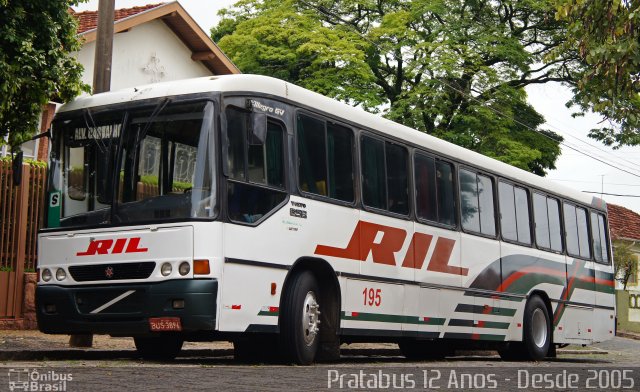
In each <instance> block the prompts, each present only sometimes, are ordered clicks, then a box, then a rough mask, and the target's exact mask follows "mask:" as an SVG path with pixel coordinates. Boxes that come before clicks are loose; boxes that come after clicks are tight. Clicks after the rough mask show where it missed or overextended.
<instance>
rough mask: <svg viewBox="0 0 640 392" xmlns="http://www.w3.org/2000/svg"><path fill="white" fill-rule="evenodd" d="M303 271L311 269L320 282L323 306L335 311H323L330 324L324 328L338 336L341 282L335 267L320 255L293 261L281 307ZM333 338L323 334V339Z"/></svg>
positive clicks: (322, 315)
mask: <svg viewBox="0 0 640 392" xmlns="http://www.w3.org/2000/svg"><path fill="white" fill-rule="evenodd" d="M303 271H310V272H311V273H312V274H313V275H314V277H315V278H316V280H317V282H318V286H319V287H320V300H321V301H322V302H321V306H323V304H324V306H323V307H325V309H326V307H327V306H330V307H331V308H333V310H334V311H333V312H326V311H325V312H321V313H320V315H321V321H322V322H323V323H325V325H328V327H329V328H323V329H321V330H322V331H325V332H326V333H330V332H333V334H334V335H336V336H337V333H338V331H339V330H340V310H341V309H342V308H341V306H342V293H341V290H340V283H339V282H338V276H337V275H336V272H335V270H334V269H333V267H332V266H331V265H330V264H329V263H328V262H327V261H326V260H324V259H322V258H318V257H301V258H299V259H298V260H296V261H295V263H293V266H292V267H291V269H290V270H289V272H288V273H287V276H286V277H285V280H284V284H283V286H282V295H281V296H280V307H281V308H282V305H283V302H284V296H285V295H286V293H287V292H288V290H289V286H290V285H291V282H292V280H293V279H291V278H292V277H293V276H295V275H296V274H299V273H301V272H303ZM327 338H329V339H331V338H333V337H330V336H321V339H327Z"/></svg>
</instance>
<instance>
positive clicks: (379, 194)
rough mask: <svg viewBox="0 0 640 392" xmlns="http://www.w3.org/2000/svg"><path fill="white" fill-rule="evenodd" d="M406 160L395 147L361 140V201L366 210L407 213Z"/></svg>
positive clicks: (405, 151)
mask: <svg viewBox="0 0 640 392" xmlns="http://www.w3.org/2000/svg"><path fill="white" fill-rule="evenodd" d="M408 156H409V154H408V152H407V150H406V149H405V148H404V147H402V146H400V145H398V144H393V143H390V142H384V141H382V140H378V139H374V138H371V137H367V136H363V137H362V143H361V151H360V159H361V162H362V199H363V201H364V204H365V205H366V206H369V207H373V208H379V209H381V210H387V211H390V212H394V213H397V214H402V215H407V214H408V213H409V177H408V175H407V173H408V172H409V168H408V163H409V161H408Z"/></svg>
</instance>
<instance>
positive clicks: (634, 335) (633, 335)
mask: <svg viewBox="0 0 640 392" xmlns="http://www.w3.org/2000/svg"><path fill="white" fill-rule="evenodd" d="M616 336H618V337H621V338H627V339H633V340H640V334H637V333H634V332H624V331H620V330H618V332H616Z"/></svg>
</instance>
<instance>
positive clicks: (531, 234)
mask: <svg viewBox="0 0 640 392" xmlns="http://www.w3.org/2000/svg"><path fill="white" fill-rule="evenodd" d="M501 182H503V183H505V184H508V185H511V186H512V187H513V188H514V190H515V188H520V189H524V191H525V192H527V211H528V212H529V238H530V239H531V242H530V243H529V244H527V243H525V242H520V241H517V240H511V239H507V238H504V236H503V235H502V210H501V209H500V208H501V207H502V206H501V205H500V194H499V192H500V183H501ZM496 192H497V193H498V217H499V219H500V241H503V242H506V243H509V244H513V245H519V246H524V247H525V248H533V247H534V246H535V242H536V240H535V222H534V221H533V219H534V218H533V192H532V191H531V189H529V187H527V186H524V185H522V184H520V183H518V182H515V181H511V180H508V179H505V178H503V177H499V178H498V186H497V187H496ZM514 202H515V201H514ZM514 207H515V205H514ZM515 212H516V222H517V220H518V217H517V216H518V213H517V210H516V211H515ZM516 224H517V223H516Z"/></svg>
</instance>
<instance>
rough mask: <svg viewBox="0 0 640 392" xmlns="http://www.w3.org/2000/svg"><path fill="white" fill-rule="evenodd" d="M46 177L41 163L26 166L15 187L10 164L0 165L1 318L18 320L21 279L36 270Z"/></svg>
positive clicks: (21, 288) (45, 170) (20, 303)
mask: <svg viewBox="0 0 640 392" xmlns="http://www.w3.org/2000/svg"><path fill="white" fill-rule="evenodd" d="M46 173H47V169H46V167H45V166H44V165H43V164H42V163H35V162H34V163H30V164H25V165H23V167H22V184H21V185H20V186H14V185H13V172H12V169H11V162H8V161H4V160H3V161H0V318H7V317H9V318H11V317H19V316H20V314H21V305H22V294H23V293H22V290H23V284H24V276H23V275H24V272H30V271H35V268H36V263H37V257H38V246H37V235H38V230H39V229H40V227H41V226H42V215H43V209H44V194H45V188H46V175H47V174H46Z"/></svg>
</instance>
